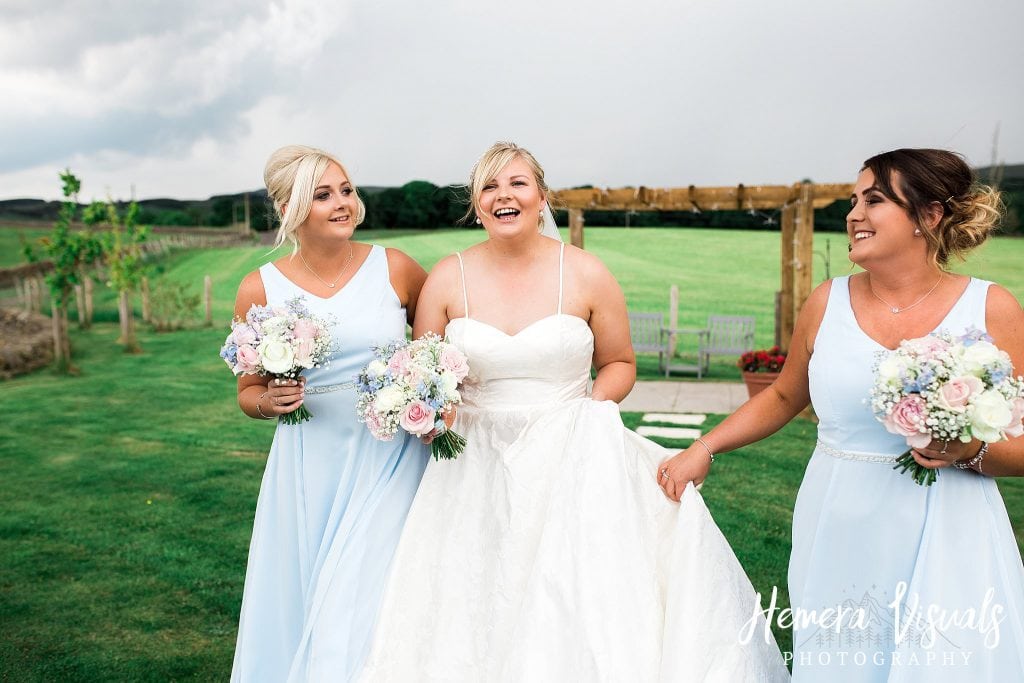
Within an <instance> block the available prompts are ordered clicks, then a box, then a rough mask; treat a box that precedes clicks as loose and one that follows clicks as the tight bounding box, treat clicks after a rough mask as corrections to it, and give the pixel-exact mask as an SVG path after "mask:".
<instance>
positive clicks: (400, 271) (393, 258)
mask: <svg viewBox="0 0 1024 683" xmlns="http://www.w3.org/2000/svg"><path fill="white" fill-rule="evenodd" d="M384 254H385V255H386V256H387V259H388V271H390V272H391V273H392V274H393V275H398V276H399V277H401V278H403V279H405V278H412V279H414V280H416V281H418V282H422V281H423V280H424V279H425V278H426V276H427V272H426V271H425V270H423V266H421V265H420V264H419V261H417V260H416V259H414V258H413V257H411V256H409V255H408V254H406V253H405V252H404V251H402V250H401V249H395V248H394V247H385V249H384Z"/></svg>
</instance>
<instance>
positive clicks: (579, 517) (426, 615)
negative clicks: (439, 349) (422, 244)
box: [364, 143, 789, 682]
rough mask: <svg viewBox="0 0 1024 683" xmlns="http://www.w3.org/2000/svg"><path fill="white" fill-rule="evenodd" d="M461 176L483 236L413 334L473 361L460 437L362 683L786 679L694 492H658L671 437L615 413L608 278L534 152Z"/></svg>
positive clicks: (399, 558)
mask: <svg viewBox="0 0 1024 683" xmlns="http://www.w3.org/2000/svg"><path fill="white" fill-rule="evenodd" d="M470 189H471V191H472V205H473V211H474V212H475V214H476V222H477V223H481V224H483V227H484V229H485V230H486V231H487V239H486V240H485V241H484V242H482V243H480V244H477V245H475V246H473V247H471V248H470V249H467V250H466V251H465V252H463V253H458V254H455V255H454V256H450V257H447V258H445V259H444V260H442V261H441V262H440V263H438V264H437V266H436V267H435V268H434V270H433V272H432V273H431V274H430V277H429V278H428V280H427V282H426V284H425V286H424V289H423V292H422V294H421V295H420V299H419V305H418V308H417V315H416V324H415V329H414V334H415V336H417V337H418V336H420V335H422V334H424V333H426V332H436V333H439V334H441V335H446V336H447V337H448V338H449V340H450V341H451V342H452V343H454V344H456V345H457V346H458V347H459V348H460V349H462V350H463V352H464V353H465V354H466V355H467V357H468V359H469V365H470V376H469V378H468V379H467V383H466V386H465V390H464V392H463V398H464V404H463V405H462V406H461V407H460V408H459V410H458V414H457V417H456V419H455V424H454V428H455V429H456V431H458V432H459V433H460V434H462V435H463V436H465V437H466V439H467V441H468V445H467V447H466V450H465V452H464V453H462V454H461V455H459V456H458V458H457V459H455V460H448V461H445V460H442V461H438V462H431V463H430V464H429V465H428V467H427V470H426V473H425V475H424V477H423V481H422V483H421V485H420V488H419V491H418V493H417V495H416V498H415V500H414V502H413V506H412V509H411V511H410V513H409V517H408V521H407V523H406V526H405V528H404V530H403V533H402V539H401V541H400V542H399V547H398V550H397V552H396V555H395V559H394V564H393V565H392V572H391V576H390V579H389V583H388V588H387V589H386V592H385V597H384V602H383V605H382V607H381V613H380V616H379V620H378V624H377V629H376V635H375V639H374V645H373V649H372V653H371V656H370V661H369V663H368V666H367V668H366V670H365V672H364V679H365V680H368V681H473V682H476V681H531V682H533V681H729V682H733V681H781V680H788V679H789V674H788V672H787V671H786V667H785V665H784V664H783V660H782V656H781V654H780V653H779V650H778V646H777V645H776V643H775V641H774V639H773V638H772V637H771V635H770V631H768V629H766V628H765V624H764V620H763V617H762V616H761V615H760V614H759V612H758V604H757V602H756V598H755V594H754V590H753V588H752V586H751V584H750V581H749V580H748V579H747V577H746V574H744V572H743V570H742V568H741V567H740V565H739V562H738V561H737V560H736V557H735V556H734V555H733V553H732V550H731V548H730V547H729V545H728V543H727V542H726V540H725V538H724V537H723V536H722V533H721V532H720V531H719V530H718V527H717V526H715V524H714V522H713V521H712V519H711V516H710V515H709V513H708V511H707V508H706V507H705V506H704V503H703V500H702V499H701V497H700V494H698V493H697V491H696V490H695V489H693V487H692V486H690V487H688V488H687V489H686V491H685V492H684V493H683V496H682V500H681V502H680V503H679V504H676V503H674V502H672V501H670V500H668V499H667V498H666V497H665V496H664V495H663V494H662V491H661V489H660V488H659V487H658V484H657V482H656V472H657V467H658V464H659V463H660V462H661V461H662V460H664V459H665V450H664V449H662V448H661V447H660V446H658V445H656V444H654V443H652V442H650V441H647V440H645V439H643V438H641V437H639V436H637V435H636V434H634V433H633V432H631V431H629V430H627V429H626V428H625V427H624V426H623V424H622V421H621V419H620V418H619V413H618V406H617V404H616V402H617V401H620V400H621V399H622V398H624V397H625V396H626V394H628V393H629V391H630V389H631V388H632V386H633V383H634V381H635V377H636V365H635V359H634V357H633V351H632V346H631V343H630V334H629V324H628V317H627V313H626V303H625V299H624V297H623V294H622V291H621V289H620V288H619V286H618V283H617V282H616V281H615V279H614V277H613V276H612V275H611V273H609V272H608V270H607V269H606V268H605V267H604V266H603V265H602V264H601V262H600V261H599V260H598V259H597V258H595V257H594V256H592V255H591V254H588V253H586V252H584V251H582V250H580V249H576V248H574V247H571V246H569V247H567V246H565V245H564V244H563V243H562V242H561V240H560V239H558V232H557V230H555V229H554V222H553V220H550V215H551V214H550V210H549V209H547V203H546V196H547V193H548V188H547V186H546V185H545V184H544V172H543V170H542V169H541V168H540V166H539V165H538V164H537V162H536V160H535V159H534V158H533V156H532V155H531V154H530V153H529V152H528V151H526V150H525V149H523V148H521V147H518V146H516V145H514V144H510V143H497V144H495V145H494V146H493V147H491V149H489V150H488V151H487V152H486V153H485V154H484V156H483V157H481V159H480V160H479V161H478V162H477V164H476V166H475V167H474V169H473V173H472V175H471V179H470ZM545 217H547V220H545ZM545 225H547V227H546V228H545ZM542 229H543V232H542ZM552 238H554V239H552ZM591 366H593V367H594V368H595V369H596V378H595V380H594V382H593V388H592V389H591V390H590V393H589V395H588V384H589V380H590V370H591ZM745 631H746V637H744V632H745ZM751 632H752V633H753V634H754V635H753V637H750V634H751Z"/></svg>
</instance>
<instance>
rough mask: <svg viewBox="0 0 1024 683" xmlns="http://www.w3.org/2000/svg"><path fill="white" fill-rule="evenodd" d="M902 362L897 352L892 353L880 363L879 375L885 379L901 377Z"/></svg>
mask: <svg viewBox="0 0 1024 683" xmlns="http://www.w3.org/2000/svg"><path fill="white" fill-rule="evenodd" d="M900 369H901V364H900V360H899V358H897V357H896V355H895V354H890V355H888V356H886V357H885V360H883V361H882V362H881V363H879V364H878V376H879V377H881V378H882V379H883V380H886V381H888V380H895V379H899V376H900Z"/></svg>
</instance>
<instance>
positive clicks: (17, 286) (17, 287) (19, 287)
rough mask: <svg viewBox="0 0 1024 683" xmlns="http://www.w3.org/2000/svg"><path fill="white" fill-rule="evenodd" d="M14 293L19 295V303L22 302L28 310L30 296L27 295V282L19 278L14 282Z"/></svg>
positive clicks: (23, 306)
mask: <svg viewBox="0 0 1024 683" xmlns="http://www.w3.org/2000/svg"><path fill="white" fill-rule="evenodd" d="M14 291H15V292H17V293H18V301H20V302H21V306H22V308H24V309H25V310H26V311H27V310H28V296H27V295H26V293H25V280H24V279H22V278H20V277H19V278H17V279H16V280H15V281H14Z"/></svg>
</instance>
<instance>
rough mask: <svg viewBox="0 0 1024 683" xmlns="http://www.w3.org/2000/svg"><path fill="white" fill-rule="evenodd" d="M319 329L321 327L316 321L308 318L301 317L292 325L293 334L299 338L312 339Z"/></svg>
mask: <svg viewBox="0 0 1024 683" xmlns="http://www.w3.org/2000/svg"><path fill="white" fill-rule="evenodd" d="M319 331H320V328H319V327H317V326H316V323H314V322H313V321H312V320H308V319H306V318H299V319H298V320H296V321H295V325H293V326H292V334H293V335H294V336H295V338H296V339H299V340H304V339H308V340H310V341H312V340H313V339H314V338H315V337H316V333H317V332H319Z"/></svg>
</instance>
